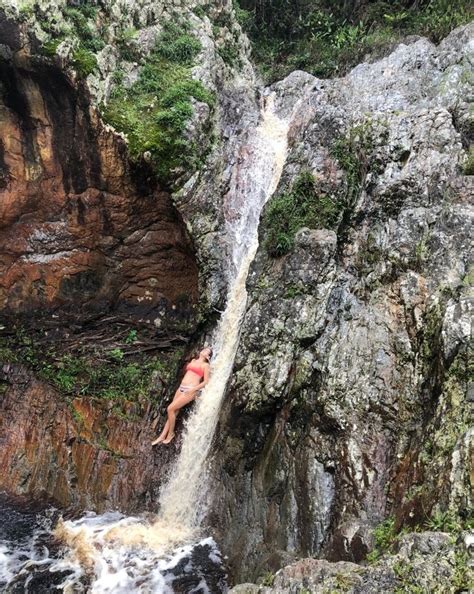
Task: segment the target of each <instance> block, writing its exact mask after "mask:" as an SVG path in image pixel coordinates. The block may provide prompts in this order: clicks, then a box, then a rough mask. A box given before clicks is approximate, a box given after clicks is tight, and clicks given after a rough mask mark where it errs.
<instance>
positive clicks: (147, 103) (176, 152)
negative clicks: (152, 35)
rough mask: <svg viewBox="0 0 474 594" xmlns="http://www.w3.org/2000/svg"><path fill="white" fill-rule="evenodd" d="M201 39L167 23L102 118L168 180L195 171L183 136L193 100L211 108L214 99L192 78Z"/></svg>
mask: <svg viewBox="0 0 474 594" xmlns="http://www.w3.org/2000/svg"><path fill="white" fill-rule="evenodd" d="M199 50H200V44H199V41H198V40H197V39H196V38H195V37H193V36H192V35H190V34H188V33H187V32H186V31H184V30H182V29H179V28H177V26H176V25H168V26H167V27H166V28H165V29H164V31H163V32H162V33H161V35H160V36H159V38H158V40H157V42H156V45H155V47H154V49H153V50H152V52H151V53H150V55H149V56H148V58H147V62H146V63H145V64H144V66H143V67H142V69H141V71H140V74H139V77H138V80H137V82H136V83H135V84H133V85H132V86H131V87H130V88H128V89H127V88H125V87H124V86H123V85H122V84H119V85H118V86H117V87H116V88H115V90H114V91H113V93H112V96H111V98H110V100H109V102H108V104H107V105H106V106H104V107H103V116H104V118H105V119H106V121H107V122H109V123H110V124H111V125H112V126H114V128H116V129H117V130H119V131H120V132H123V133H125V134H126V136H127V139H128V146H129V151H130V154H131V156H132V157H133V158H135V159H137V160H138V159H140V158H142V157H143V155H144V153H147V157H148V160H149V162H150V163H151V164H152V165H153V167H154V169H155V171H156V172H157V174H158V177H159V178H160V180H161V181H162V182H163V183H168V182H170V181H171V180H172V179H173V177H174V176H175V175H176V173H179V172H180V171H182V170H193V169H195V168H197V167H198V166H199V163H200V159H201V157H202V155H201V153H200V150H199V148H198V147H196V146H194V145H193V144H192V143H191V142H190V141H189V140H187V139H186V137H185V134H184V133H185V129H186V125H187V122H188V120H189V119H190V118H191V116H192V114H193V108H192V103H191V101H192V99H193V98H194V99H196V100H198V101H202V102H205V103H207V104H208V105H210V106H212V105H213V104H214V97H213V95H212V94H211V93H210V92H209V91H208V90H207V89H206V88H205V87H204V86H203V85H202V83H200V82H199V81H196V80H194V79H193V78H192V76H191V66H192V64H193V61H194V59H195V57H196V56H197V54H198V52H199Z"/></svg>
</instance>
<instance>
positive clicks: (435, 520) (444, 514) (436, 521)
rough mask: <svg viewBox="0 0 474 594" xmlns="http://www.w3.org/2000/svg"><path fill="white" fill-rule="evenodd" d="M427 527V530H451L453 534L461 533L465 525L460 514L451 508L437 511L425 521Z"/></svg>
mask: <svg viewBox="0 0 474 594" xmlns="http://www.w3.org/2000/svg"><path fill="white" fill-rule="evenodd" d="M425 528H426V529H427V530H433V531H438V530H439V531H441V532H450V533H452V534H457V533H459V532H460V531H461V530H462V529H463V526H462V524H461V522H460V520H459V518H458V516H457V515H456V514H455V513H454V512H453V511H450V510H447V511H439V510H438V511H437V512H436V513H435V514H434V515H432V516H431V517H430V518H428V520H427V521H426V522H425Z"/></svg>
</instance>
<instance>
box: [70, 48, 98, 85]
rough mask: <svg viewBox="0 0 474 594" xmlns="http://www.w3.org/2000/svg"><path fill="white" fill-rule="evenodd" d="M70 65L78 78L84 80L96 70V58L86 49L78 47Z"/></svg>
mask: <svg viewBox="0 0 474 594" xmlns="http://www.w3.org/2000/svg"><path fill="white" fill-rule="evenodd" d="M72 65H73V66H74V69H75V70H76V72H77V74H78V76H79V77H80V78H86V77H87V76H89V74H92V72H94V70H96V68H97V58H96V57H95V56H94V54H93V53H92V52H90V51H89V50H88V49H86V48H84V47H82V46H79V47H78V48H77V49H76V50H74V53H73V55H72Z"/></svg>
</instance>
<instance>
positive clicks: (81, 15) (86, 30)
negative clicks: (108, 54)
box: [63, 5, 105, 52]
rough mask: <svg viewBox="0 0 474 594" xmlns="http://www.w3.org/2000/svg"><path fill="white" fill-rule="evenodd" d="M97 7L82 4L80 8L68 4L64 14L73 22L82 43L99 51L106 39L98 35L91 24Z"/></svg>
mask: <svg viewBox="0 0 474 594" xmlns="http://www.w3.org/2000/svg"><path fill="white" fill-rule="evenodd" d="M96 12H97V9H96V8H95V7H92V6H87V5H82V6H81V7H79V8H73V7H71V6H66V7H64V9H63V13H64V16H65V17H66V19H67V20H68V21H69V22H70V23H71V24H72V26H73V28H74V31H75V33H76V34H77V36H78V37H79V39H80V40H81V45H82V46H83V47H84V48H85V49H86V50H89V51H91V52H98V51H100V50H101V49H102V48H103V47H104V46H105V43H104V41H103V40H102V39H101V38H100V37H98V36H97V35H96V34H95V33H94V31H93V30H92V28H91V27H90V25H89V20H90V19H92V18H95V16H96Z"/></svg>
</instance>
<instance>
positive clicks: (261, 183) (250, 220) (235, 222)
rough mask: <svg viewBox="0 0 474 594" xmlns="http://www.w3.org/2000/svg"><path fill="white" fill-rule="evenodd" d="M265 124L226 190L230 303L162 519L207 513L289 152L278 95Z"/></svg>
mask: <svg viewBox="0 0 474 594" xmlns="http://www.w3.org/2000/svg"><path fill="white" fill-rule="evenodd" d="M265 99H266V100H265V108H264V110H263V114H262V120H261V123H260V125H259V126H258V127H257V128H256V129H255V131H254V133H253V134H252V135H251V137H250V138H249V143H248V144H246V145H244V146H243V147H241V149H240V153H241V154H242V155H245V158H244V159H243V160H242V162H241V164H240V166H236V168H235V170H234V172H233V175H232V178H231V184H230V189H229V192H228V194H227V196H226V210H227V212H229V213H230V216H229V217H228V218H227V237H228V238H229V239H228V240H229V247H230V254H231V262H230V263H229V264H230V266H229V267H230V274H231V275H232V273H233V277H232V276H231V279H230V283H229V291H228V298H227V307H226V309H225V311H224V313H223V315H222V318H221V320H220V323H219V325H218V328H217V332H216V333H215V338H214V343H213V345H212V346H213V349H214V352H216V354H217V356H216V358H215V360H214V361H213V362H212V366H211V371H212V373H211V378H210V381H209V384H208V385H207V386H206V388H205V390H204V392H203V394H202V396H201V398H200V399H199V400H198V404H197V406H196V407H195V410H194V412H193V414H192V416H191V418H190V419H189V421H188V424H187V427H186V432H185V435H184V439H183V445H182V448H181V452H180V454H179V457H178V459H177V461H176V464H175V465H174V468H173V469H172V471H171V476H170V479H169V482H168V483H167V484H166V485H165V486H164V488H163V490H162V493H161V497H160V517H161V520H162V521H164V522H166V523H169V524H171V525H177V526H180V527H186V528H187V529H189V530H192V528H194V527H196V525H197V524H198V521H199V516H200V515H201V514H202V507H201V504H202V503H203V501H204V499H205V495H206V493H205V489H206V484H207V482H206V481H205V480H203V476H204V475H205V463H206V459H207V455H208V453H209V449H210V447H211V443H212V438H213V436H214V432H215V429H216V425H217V420H218V416H219V410H220V408H221V403H222V399H223V397H224V394H225V391H226V386H227V383H228V380H229V377H230V374H231V372H232V367H233V363H234V358H235V353H236V350H237V345H238V341H239V330H240V324H241V320H242V317H243V314H244V312H245V307H246V303H247V291H246V286H245V285H246V280H247V275H248V271H249V267H250V264H251V263H252V261H253V259H254V257H255V253H256V251H257V247H258V223H259V219H260V213H261V211H262V208H263V206H264V204H265V202H266V201H267V200H268V198H269V197H270V196H271V195H272V194H273V193H274V191H275V190H276V187H277V185H278V182H279V180H280V176H281V172H282V169H283V165H284V162H285V157H286V148H287V139H286V136H287V128H288V125H287V122H286V121H284V120H281V119H280V118H278V116H277V115H276V114H275V112H274V102H273V100H274V97H273V95H269V96H268V97H266V98H265Z"/></svg>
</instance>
